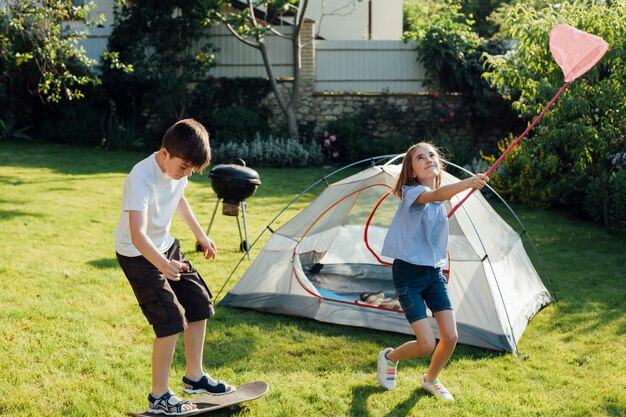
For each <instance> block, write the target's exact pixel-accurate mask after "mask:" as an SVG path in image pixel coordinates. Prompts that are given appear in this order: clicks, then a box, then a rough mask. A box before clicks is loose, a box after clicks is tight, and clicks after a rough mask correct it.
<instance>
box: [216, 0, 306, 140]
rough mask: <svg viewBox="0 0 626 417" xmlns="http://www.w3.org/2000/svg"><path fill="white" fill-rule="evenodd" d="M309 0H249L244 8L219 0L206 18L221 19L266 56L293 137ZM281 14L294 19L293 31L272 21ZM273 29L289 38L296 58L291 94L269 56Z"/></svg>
mask: <svg viewBox="0 0 626 417" xmlns="http://www.w3.org/2000/svg"><path fill="white" fill-rule="evenodd" d="M308 3H309V0H247V1H246V4H247V7H246V8H245V9H244V10H243V11H232V10H230V11H229V9H228V5H229V4H230V2H229V1H226V0H218V4H219V5H220V6H221V8H216V10H215V11H214V13H211V14H210V15H209V16H208V18H207V23H211V22H221V23H223V24H224V25H226V27H227V28H228V30H229V31H230V32H231V33H232V35H233V36H235V37H236V38H237V39H238V40H239V41H241V42H243V43H244V44H246V45H248V46H251V47H253V48H255V49H257V50H258V51H259V52H260V54H261V57H262V58H263V64H264V65H265V70H266V72H267V76H268V78H269V82H270V84H271V86H272V91H273V92H274V96H275V97H276V100H277V101H278V104H279V105H280V108H281V109H282V111H283V113H284V114H285V118H286V119H287V129H288V131H289V135H290V136H291V137H293V138H297V137H298V119H297V114H296V111H297V108H298V101H299V97H300V86H301V83H302V79H301V73H300V68H301V63H302V60H301V50H302V43H301V41H300V32H301V30H302V24H303V22H304V16H305V13H306V9H307V6H308ZM258 8H261V9H263V10H264V11H265V18H264V19H260V18H258V17H257V16H256V14H255V11H256V10H257V9H258ZM278 18H288V19H290V20H291V21H292V26H291V29H292V30H291V33H290V34H285V33H283V32H281V31H280V30H278V29H277V28H276V27H275V26H273V22H274V21H276V19H278ZM268 33H272V34H274V35H276V36H278V37H280V38H284V39H289V40H290V41H291V45H292V59H293V66H292V67H293V85H292V88H291V92H290V95H289V97H288V98H287V97H285V94H284V93H283V91H282V90H281V89H280V87H279V85H278V82H277V81H276V77H275V75H274V69H273V66H272V62H271V60H270V57H269V54H268V50H267V44H266V35H267V34H268Z"/></svg>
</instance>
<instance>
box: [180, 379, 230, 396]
mask: <svg viewBox="0 0 626 417" xmlns="http://www.w3.org/2000/svg"><path fill="white" fill-rule="evenodd" d="M183 383H184V384H185V389H184V390H183V391H185V394H209V395H226V394H232V393H233V392H235V391H237V388H235V387H234V386H232V385H230V384H228V383H226V382H224V381H222V380H221V379H220V380H218V381H215V383H214V384H213V383H211V381H209V377H208V376H207V375H202V377H201V378H200V379H198V380H193V379H191V378H189V377H187V376H186V375H185V376H183Z"/></svg>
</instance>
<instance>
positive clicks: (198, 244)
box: [196, 198, 220, 252]
mask: <svg viewBox="0 0 626 417" xmlns="http://www.w3.org/2000/svg"><path fill="white" fill-rule="evenodd" d="M219 205H220V199H219V198H218V199H217V203H215V209H214V210H213V215H212V216H211V221H210V222H209V227H208V229H206V235H207V236H208V235H209V232H210V231H211V226H213V220H214V219H215V213H217V208H218V207H219ZM196 252H202V246H200V243H198V242H196Z"/></svg>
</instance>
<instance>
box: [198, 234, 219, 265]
mask: <svg viewBox="0 0 626 417" xmlns="http://www.w3.org/2000/svg"><path fill="white" fill-rule="evenodd" d="M198 243H199V244H200V246H202V253H203V254H204V259H215V256H216V255H217V248H216V247H215V242H213V240H212V239H211V238H210V237H208V236H207V235H204V236H202V237H201V238H200V239H198Z"/></svg>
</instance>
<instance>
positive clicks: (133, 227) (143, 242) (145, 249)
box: [128, 210, 186, 281]
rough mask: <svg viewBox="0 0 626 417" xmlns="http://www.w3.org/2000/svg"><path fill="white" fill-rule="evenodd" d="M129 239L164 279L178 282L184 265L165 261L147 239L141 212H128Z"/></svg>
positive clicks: (144, 214) (145, 225)
mask: <svg viewBox="0 0 626 417" xmlns="http://www.w3.org/2000/svg"><path fill="white" fill-rule="evenodd" d="M128 220H129V224H130V237H131V240H132V242H133V245H134V246H135V247H136V248H137V249H138V250H139V252H141V254H142V255H143V257H144V258H146V259H147V260H148V261H150V263H151V264H152V265H154V266H156V267H157V268H158V269H159V271H161V272H163V275H165V278H167V279H170V280H172V281H178V280H180V271H181V269H182V268H183V267H185V266H186V265H183V264H181V263H180V262H178V261H175V260H170V259H167V258H166V257H165V256H164V255H163V254H162V253H161V252H159V250H158V249H157V247H156V246H154V243H152V241H151V240H150V238H149V237H148V235H147V233H146V230H147V225H148V221H147V218H146V213H145V212H143V211H137V210H130V211H129V212H128Z"/></svg>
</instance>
